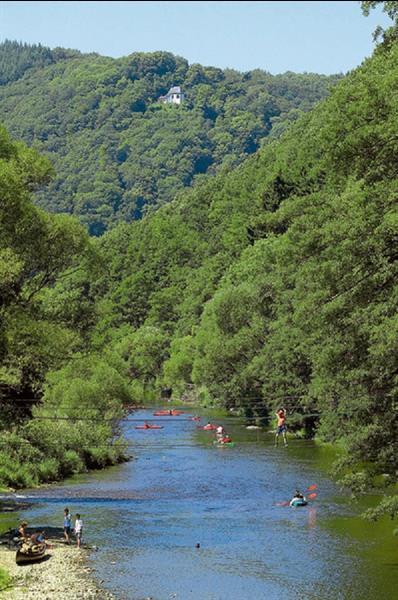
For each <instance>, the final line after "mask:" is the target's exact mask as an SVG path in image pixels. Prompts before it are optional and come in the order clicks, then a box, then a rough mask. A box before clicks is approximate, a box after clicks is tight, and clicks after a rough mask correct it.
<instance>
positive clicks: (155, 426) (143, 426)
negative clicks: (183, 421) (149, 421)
mask: <svg viewBox="0 0 398 600" xmlns="http://www.w3.org/2000/svg"><path fill="white" fill-rule="evenodd" d="M135 429H163V425H147V426H146V427H145V425H136V426H135Z"/></svg>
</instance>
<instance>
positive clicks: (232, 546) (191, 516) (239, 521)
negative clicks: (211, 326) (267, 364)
mask: <svg viewBox="0 0 398 600" xmlns="http://www.w3.org/2000/svg"><path fill="white" fill-rule="evenodd" d="M152 412H153V411H140V412H139V413H136V416H137V418H141V419H145V418H149V417H150V416H151V415H152ZM195 413H196V409H195ZM208 419H209V420H214V421H215V422H216V423H218V422H220V421H221V422H222V423H223V424H224V425H225V427H226V429H227V430H228V432H229V433H230V434H231V436H232V438H233V440H234V441H235V442H236V446H235V447H234V448H221V449H219V448H215V447H214V446H213V443H212V442H213V440H214V434H213V433H211V432H207V431H203V430H199V429H197V428H196V425H197V423H196V422H192V421H189V420H188V419H186V418H184V417H183V416H181V417H175V418H164V419H161V418H159V421H160V422H161V424H162V425H164V429H162V430H150V431H145V432H143V431H142V430H141V431H139V430H134V425H133V424H132V425H131V426H129V427H126V430H125V433H126V436H127V438H128V440H129V442H130V443H131V445H132V450H133V451H134V454H135V458H137V460H134V461H131V462H130V463H125V464H122V465H119V466H117V467H112V468H111V469H109V470H106V471H102V472H94V473H90V474H88V475H85V476H83V477H82V476H80V477H76V478H73V480H70V481H67V482H64V483H63V484H61V485H57V486H48V487H47V488H43V489H41V490H36V491H27V492H26V495H27V496H28V500H29V502H34V506H31V507H30V508H29V509H27V510H24V511H22V512H20V513H19V516H22V515H23V517H24V518H26V519H27V520H28V521H29V523H33V522H38V523H39V522H40V523H48V525H49V526H54V527H57V526H59V524H60V523H62V516H63V514H62V513H63V508H64V506H63V505H65V506H68V507H69V509H70V511H71V513H72V514H75V512H80V513H81V514H82V518H83V522H84V528H85V529H84V531H85V540H86V541H89V542H90V543H95V544H96V545H98V546H99V552H97V553H96V554H95V556H93V558H92V561H93V563H94V565H95V567H96V571H97V574H98V576H99V577H100V578H101V579H103V580H104V581H105V585H106V586H107V587H108V588H109V589H111V590H113V591H114V592H115V594H116V596H117V597H118V598H120V599H121V600H122V599H123V600H124V599H126V600H140V599H142V598H147V597H151V598H153V600H165V599H167V598H178V599H180V600H189V599H193V600H225V598H228V600H246V599H249V598H266V599H267V600H274V599H275V600H279V599H280V598H283V599H284V600H290V599H292V600H293V599H297V598H299V597H302V598H305V599H306V600H340V599H341V600H346V599H349V600H368V599H369V600H373V599H374V598H382V599H383V600H389V598H391V599H392V598H395V592H396V589H397V586H398V570H397V568H396V566H397V560H396V539H394V538H393V536H392V533H391V528H390V529H388V523H385V522H382V523H380V524H376V525H374V524H367V523H365V522H364V521H363V520H362V519H361V518H360V517H359V516H358V514H359V512H360V509H361V507H360V506H355V505H352V504H350V503H349V501H348V498H347V497H344V496H341V494H339V491H338V490H337V488H336V487H335V485H334V483H333V482H332V481H331V480H330V479H329V478H328V475H327V472H328V469H329V468H330V465H331V463H332V461H333V458H334V456H335V454H334V451H333V450H331V449H330V448H328V447H321V446H317V445H316V444H315V443H313V442H311V441H306V440H294V439H289V446H288V448H283V447H279V448H274V447H273V441H274V438H273V435H272V434H269V433H267V432H264V431H262V430H247V429H245V428H244V427H243V426H242V424H241V423H240V422H239V421H238V420H236V421H233V420H231V419H230V418H226V419H225V421H224V422H223V419H222V418H221V417H220V415H217V417H216V416H214V415H212V414H211V413H210V412H208V413H206V414H204V415H203V418H202V422H203V423H206V422H207V420H208ZM134 444H135V446H134ZM134 448H135V449H134ZM310 485H316V486H317V488H316V489H317V494H318V496H317V498H316V501H314V503H313V504H310V505H309V506H307V507H303V508H298V509H291V508H289V507H286V506H278V505H277V504H278V503H283V502H287V501H288V500H290V497H291V495H292V494H293V492H294V490H295V489H296V487H299V488H300V489H302V490H305V489H306V488H307V487H309V486H310ZM1 516H2V515H0V521H1ZM4 516H7V518H10V516H11V515H10V514H7V515H4ZM15 517H16V515H15V516H14V518H15ZM198 545H199V547H198Z"/></svg>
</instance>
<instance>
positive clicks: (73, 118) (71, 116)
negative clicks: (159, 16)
mask: <svg viewBox="0 0 398 600" xmlns="http://www.w3.org/2000/svg"><path fill="white" fill-rule="evenodd" d="M263 61H264V59H263V58H259V62H263ZM340 77H341V76H339V75H336V76H325V75H317V74H308V73H307V74H301V75H298V74H294V73H290V72H288V73H285V74H283V75H271V74H270V73H267V72H266V71H262V70H254V71H250V72H247V73H239V72H238V71H235V70H232V69H224V70H222V69H218V68H215V67H204V66H201V65H199V64H192V65H189V63H188V61H187V60H185V59H184V58H181V57H178V56H174V55H173V54H171V53H169V52H153V53H148V54H146V53H134V54H131V55H130V56H126V57H122V58H119V59H114V58H109V57H103V56H100V55H98V54H95V53H92V54H82V53H80V52H79V51H77V50H68V49H63V48H55V49H53V50H51V49H50V48H46V47H43V46H40V45H33V46H31V45H28V44H22V43H19V42H12V41H9V40H7V41H5V42H4V43H2V44H0V84H1V85H0V114H1V115H2V121H3V123H4V124H5V126H6V127H7V128H8V129H9V131H10V132H11V133H12V135H13V136H15V137H17V138H20V139H22V140H23V141H25V142H26V143H27V144H29V145H32V146H34V147H36V148H37V149H38V150H39V151H40V152H42V153H44V154H47V155H48V156H49V157H50V159H51V161H52V163H53V165H54V168H55V173H56V175H55V177H54V180H53V182H52V183H51V184H50V186H49V187H48V188H46V190H45V191H42V192H41V193H39V194H38V195H37V202H38V204H39V205H40V206H42V207H44V208H45V209H47V210H50V211H53V212H66V213H70V214H75V215H77V216H78V217H79V219H80V220H81V221H82V222H83V223H84V224H86V225H87V227H88V229H89V231H90V233H91V234H92V235H101V234H102V233H103V232H104V231H105V230H106V229H109V228H110V227H112V226H113V225H114V224H116V223H118V222H120V221H127V222H129V221H133V220H136V219H139V218H141V216H142V214H143V213H145V212H147V211H148V210H153V209H156V208H157V207H159V206H160V205H163V204H165V203H167V202H169V201H170V200H171V199H173V197H175V196H176V194H178V192H179V191H180V190H182V189H184V188H186V187H188V186H191V185H193V184H194V183H195V182H196V181H197V180H200V179H202V178H203V177H205V176H206V175H209V174H210V175H212V174H214V173H216V172H218V171H228V170H230V169H231V168H233V167H234V166H236V165H238V164H239V163H240V162H242V160H244V158H245V157H246V156H248V155H249V154H252V153H254V152H255V151H256V150H257V149H258V148H259V147H260V145H261V143H262V141H263V140H264V139H265V138H266V137H267V136H269V135H271V136H272V137H278V136H279V135H280V133H281V132H282V131H283V130H284V129H285V128H286V126H287V125H288V124H289V123H290V122H292V121H295V120H296V119H297V117H298V115H299V114H300V113H301V112H302V111H308V110H310V109H311V108H312V106H314V104H316V103H317V102H318V101H319V100H321V99H322V98H324V97H325V96H326V95H327V94H328V93H329V90H330V87H331V86H332V85H333V84H334V83H335V82H336V81H337V80H338V79H339V78H340ZM173 86H180V87H181V90H182V92H183V93H184V94H185V95H186V96H185V98H184V102H183V103H182V105H181V106H175V105H169V104H162V103H160V102H159V101H158V99H159V97H160V96H162V95H164V94H166V93H167V92H168V90H169V89H170V88H171V87H173Z"/></svg>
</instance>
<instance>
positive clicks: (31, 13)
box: [0, 1, 389, 73]
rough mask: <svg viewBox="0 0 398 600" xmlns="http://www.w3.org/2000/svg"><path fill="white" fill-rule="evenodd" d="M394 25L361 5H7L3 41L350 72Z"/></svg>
mask: <svg viewBox="0 0 398 600" xmlns="http://www.w3.org/2000/svg"><path fill="white" fill-rule="evenodd" d="M388 23H389V20H388V18H387V17H386V16H385V15H384V14H382V13H381V11H380V10H378V11H372V13H371V15H370V16H369V17H364V16H362V13H361V8H360V3H359V2H316V1H314V2H240V1H235V2H217V1H216V2H214V1H213V2H200V1H196V2H151V1H147V2H106V1H105V2H95V1H94V2H52V1H47V2H35V1H33V2H32V1H31V2H4V1H2V2H0V40H1V41H3V40H4V39H11V40H19V41H24V42H29V43H39V42H40V43H41V44H43V45H45V46H50V47H51V48H54V47H56V46H63V47H66V48H77V49H78V50H81V51H83V52H98V53H99V54H103V55H106V56H114V57H119V56H125V55H127V54H131V53H132V52H137V51H142V52H152V51H155V50H168V51H170V52H173V53H174V54H178V55H179V56H183V57H184V58H186V59H187V60H188V61H189V62H190V63H194V62H198V63H201V64H204V65H213V66H216V67H221V68H225V67H230V68H234V69H238V70H239V71H248V70H250V69H254V68H261V69H266V70H267V71H270V72H271V73H281V72H284V71H296V72H304V71H309V72H318V73H339V72H346V71H348V70H350V69H352V68H354V67H356V66H357V65H359V64H360V63H361V62H362V60H363V59H364V58H365V57H366V56H369V55H370V54H371V53H372V50H373V47H374V45H373V42H372V32H373V30H374V29H375V27H376V25H377V24H381V25H383V26H385V25H387V24H388Z"/></svg>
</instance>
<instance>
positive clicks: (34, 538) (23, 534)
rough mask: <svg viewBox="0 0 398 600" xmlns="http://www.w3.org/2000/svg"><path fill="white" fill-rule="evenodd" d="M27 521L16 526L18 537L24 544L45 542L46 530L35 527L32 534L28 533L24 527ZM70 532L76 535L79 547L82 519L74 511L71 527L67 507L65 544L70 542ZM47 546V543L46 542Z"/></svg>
mask: <svg viewBox="0 0 398 600" xmlns="http://www.w3.org/2000/svg"><path fill="white" fill-rule="evenodd" d="M27 526H28V523H27V522H26V521H22V522H21V524H20V526H19V528H18V535H19V539H20V540H21V541H22V542H23V543H25V544H27V543H28V544H30V545H34V544H44V543H45V544H47V542H46V532H45V531H44V530H42V529H36V531H35V532H34V533H32V534H30V535H29V534H28V533H27V531H26V528H27ZM72 534H74V535H75V537H76V544H77V547H78V548H81V544H82V536H83V521H82V519H81V517H80V515H79V513H76V516H75V524H74V527H72V515H71V514H70V512H69V508H65V509H64V538H65V542H66V543H67V544H70V543H71V536H72ZM47 546H49V544H47Z"/></svg>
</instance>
